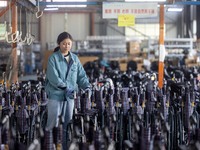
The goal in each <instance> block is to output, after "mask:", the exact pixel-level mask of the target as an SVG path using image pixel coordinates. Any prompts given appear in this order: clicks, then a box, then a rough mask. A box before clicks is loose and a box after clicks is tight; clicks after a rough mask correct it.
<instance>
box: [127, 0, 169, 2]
mask: <svg viewBox="0 0 200 150" xmlns="http://www.w3.org/2000/svg"><path fill="white" fill-rule="evenodd" d="M125 2H166V0H125Z"/></svg>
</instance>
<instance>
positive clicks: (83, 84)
mask: <svg viewBox="0 0 200 150" xmlns="http://www.w3.org/2000/svg"><path fill="white" fill-rule="evenodd" d="M77 63H78V72H77V84H78V86H79V87H80V88H81V89H83V90H84V89H86V88H90V87H91V85H90V82H89V79H88V77H87V74H86V72H85V70H84V68H83V66H82V64H81V62H80V60H79V59H78V58H77Z"/></svg>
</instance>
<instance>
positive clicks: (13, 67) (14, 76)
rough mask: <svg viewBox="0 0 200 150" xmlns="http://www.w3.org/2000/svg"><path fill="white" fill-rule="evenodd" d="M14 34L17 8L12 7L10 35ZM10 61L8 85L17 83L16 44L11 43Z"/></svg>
mask: <svg viewBox="0 0 200 150" xmlns="http://www.w3.org/2000/svg"><path fill="white" fill-rule="evenodd" d="M16 32H17V6H16V5H13V6H12V33H13V34H14V33H16ZM15 36H16V34H15ZM14 38H15V37H14ZM10 59H11V70H10V74H9V83H10V84H11V83H15V82H16V81H18V55H17V42H16V43H12V51H11V56H10Z"/></svg>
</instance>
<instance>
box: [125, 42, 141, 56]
mask: <svg viewBox="0 0 200 150" xmlns="http://www.w3.org/2000/svg"><path fill="white" fill-rule="evenodd" d="M127 53H128V54H139V53H140V43H139V42H138V41H130V42H128V43H127Z"/></svg>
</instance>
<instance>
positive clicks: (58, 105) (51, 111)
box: [46, 99, 74, 150]
mask: <svg viewBox="0 0 200 150" xmlns="http://www.w3.org/2000/svg"><path fill="white" fill-rule="evenodd" d="M47 108H48V117H47V124H46V129H47V130H52V129H53V128H54V127H58V123H59V122H58V121H59V118H58V117H59V116H60V114H61V113H63V114H62V115H63V116H64V124H63V143H62V147H63V150H67V125H68V123H69V122H70V120H71V119H72V116H73V109H74V100H72V99H71V100H67V101H56V100H49V102H48V104H47ZM62 109H63V110H62ZM62 111H63V112H62Z"/></svg>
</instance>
